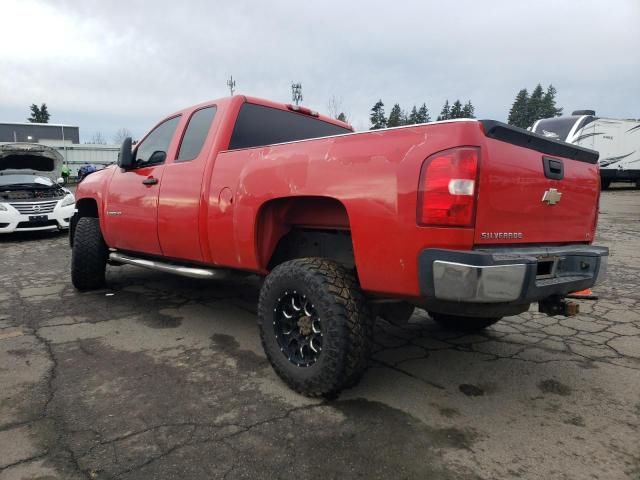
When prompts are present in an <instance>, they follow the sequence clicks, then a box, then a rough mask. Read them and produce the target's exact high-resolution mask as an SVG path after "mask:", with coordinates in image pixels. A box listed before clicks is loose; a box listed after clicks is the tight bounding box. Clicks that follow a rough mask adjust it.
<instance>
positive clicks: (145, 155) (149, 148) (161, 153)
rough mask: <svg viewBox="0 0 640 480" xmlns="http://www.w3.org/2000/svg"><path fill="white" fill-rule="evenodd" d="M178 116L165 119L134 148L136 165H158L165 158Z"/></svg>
mask: <svg viewBox="0 0 640 480" xmlns="http://www.w3.org/2000/svg"><path fill="white" fill-rule="evenodd" d="M179 120H180V116H177V117H173V118H170V119H169V120H165V121H164V122H163V123H161V124H160V125H158V126H157V127H156V128H155V129H153V130H152V131H151V133H150V134H149V135H147V138H145V139H144V140H143V141H142V143H141V144H140V145H138V148H137V149H136V166H138V167H145V166H147V165H158V164H160V163H163V162H164V161H165V159H166V158H167V150H169V145H170V144H171V139H172V138H173V134H174V133H175V131H176V127H177V126H178V121H179Z"/></svg>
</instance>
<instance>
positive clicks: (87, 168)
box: [78, 163, 97, 183]
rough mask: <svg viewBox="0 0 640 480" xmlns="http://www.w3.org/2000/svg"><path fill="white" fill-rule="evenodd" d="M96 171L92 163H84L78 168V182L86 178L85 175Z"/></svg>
mask: <svg viewBox="0 0 640 480" xmlns="http://www.w3.org/2000/svg"><path fill="white" fill-rule="evenodd" d="M96 171H97V169H96V167H95V166H94V165H91V164H89V163H85V164H84V165H82V166H81V167H80V168H79V169H78V183H80V182H81V181H83V180H84V179H85V178H87V176H89V175H91V174H92V173H95V172H96Z"/></svg>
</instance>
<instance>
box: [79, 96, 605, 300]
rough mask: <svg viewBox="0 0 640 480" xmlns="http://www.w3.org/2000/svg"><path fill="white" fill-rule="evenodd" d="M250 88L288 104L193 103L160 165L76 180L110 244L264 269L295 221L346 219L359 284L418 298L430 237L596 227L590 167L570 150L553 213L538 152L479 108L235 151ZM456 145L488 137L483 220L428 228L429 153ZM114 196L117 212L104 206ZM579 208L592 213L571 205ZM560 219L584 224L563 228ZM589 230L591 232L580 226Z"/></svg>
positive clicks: (462, 238)
mask: <svg viewBox="0 0 640 480" xmlns="http://www.w3.org/2000/svg"><path fill="white" fill-rule="evenodd" d="M246 101H249V102H251V103H257V104H261V105H267V106H270V107H273V108H279V109H281V110H287V107H286V106H285V105H282V104H277V103H274V102H269V101H264V100H259V99H254V98H246V97H241V96H238V97H231V98H226V99H221V100H216V101H213V102H207V103H204V104H201V105H198V106H195V107H191V108H189V109H186V110H184V111H182V112H180V113H181V114H182V119H181V122H180V125H179V126H178V129H177V132H176V134H175V137H174V139H173V140H172V143H171V147H170V149H169V152H168V155H167V160H166V162H165V164H164V165H161V166H159V167H151V168H154V169H157V170H154V171H152V172H148V171H143V170H146V169H144V168H143V169H139V170H130V171H124V170H122V169H119V168H114V169H110V171H111V172H113V173H104V172H101V173H99V174H93V175H91V176H90V177H88V180H85V181H84V182H83V183H82V184H81V185H80V187H79V188H78V192H77V197H78V199H82V198H93V199H95V200H96V201H97V202H98V204H99V207H100V208H99V211H100V216H101V226H102V228H103V232H104V233H105V240H106V242H107V244H108V245H109V246H110V247H115V248H119V249H123V250H129V251H134V252H136V251H138V252H142V253H150V254H153V255H159V256H164V257H168V258H171V259H181V260H184V261H189V262H198V263H202V264H205V265H212V266H224V267H231V268H237V269H243V270H248V271H253V272H257V273H267V264H268V262H269V258H270V255H271V253H272V252H273V249H274V247H275V245H276V243H277V242H278V240H279V239H280V238H281V236H282V235H284V234H285V233H287V231H288V230H289V229H290V228H291V225H292V224H294V225H300V226H306V227H311V228H322V227H330V228H332V229H349V230H350V231H351V237H352V242H353V250H354V256H355V263H356V268H357V272H358V279H359V281H360V284H361V286H362V288H363V289H364V290H366V291H368V292H371V293H376V294H380V295H386V296H393V297H418V296H419V295H420V289H419V285H418V272H417V268H418V262H417V259H418V255H419V254H420V252H421V251H422V250H423V249H425V248H446V249H453V250H470V249H472V248H473V247H474V245H477V244H481V243H483V241H482V240H481V239H480V236H479V235H480V230H482V231H485V230H487V229H490V230H499V231H513V229H514V228H515V227H514V225H515V226H516V227H517V228H521V229H522V230H523V231H525V232H526V236H527V237H526V238H525V239H524V241H525V243H533V242H536V243H546V242H556V243H570V242H574V243H575V242H590V241H591V238H593V228H594V221H595V210H596V209H595V205H596V201H595V199H594V195H596V193H594V192H597V181H598V180H597V178H598V176H597V175H598V174H597V167H595V166H592V165H587V164H585V163H579V162H573V161H570V160H566V159H565V160H564V163H565V169H566V172H567V175H568V179H567V181H565V182H560V183H561V187H562V189H563V190H564V191H566V192H567V193H568V195H567V196H568V197H572V196H574V195H575V200H571V199H568V201H567V202H566V204H562V205H561V208H557V207H558V206H559V205H555V206H553V207H549V210H550V211H552V212H553V213H554V215H556V216H553V217H551V218H552V221H551V223H549V221H547V220H548V218H549V216H548V215H547V213H546V212H547V211H546V210H545V208H544V207H547V206H546V205H544V204H542V203H541V202H540V196H541V195H542V193H543V191H544V189H545V188H548V186H549V185H555V184H554V183H553V182H554V181H549V180H547V179H545V178H544V175H543V174H541V168H542V163H541V154H539V153H537V152H534V151H532V150H527V149H524V148H520V147H515V146H513V145H510V144H506V143H502V142H498V141H495V140H491V139H487V137H485V136H484V133H483V131H482V128H481V126H480V124H479V123H478V122H476V121H454V122H443V123H433V124H426V125H416V126H410V127H403V128H397V129H388V130H379V131H372V132H363V133H354V134H347V135H337V136H332V137H325V138H318V139H310V140H302V141H297V142H289V143H283V144H279V145H270V146H264V147H256V148H248V149H240V150H233V151H228V150H226V149H227V148H228V146H229V141H230V138H231V135H232V131H233V127H234V124H235V119H236V118H237V115H238V112H239V110H240V107H241V106H242V104H243V103H244V102H246ZM208 105H216V107H217V113H216V116H215V119H214V121H213V125H212V126H211V129H210V131H209V134H208V137H207V140H206V141H205V144H204V147H203V149H202V151H201V153H200V155H199V156H198V157H197V158H196V159H195V160H193V161H190V162H185V163H176V162H175V160H174V159H175V158H176V152H177V149H178V146H179V142H180V139H181V138H182V134H183V130H184V127H185V126H186V124H187V121H188V118H189V117H190V115H191V114H192V113H193V112H194V111H195V110H196V109H198V108H201V107H204V106H208ZM168 118H169V117H168ZM320 118H322V119H323V120H326V121H330V122H332V123H334V124H336V125H341V126H345V124H343V123H342V122H339V121H337V120H332V119H328V118H327V117H320ZM458 146H477V147H480V165H479V169H480V174H479V194H478V207H477V208H478V210H477V215H476V226H477V228H473V227H471V228H441V227H440V228H438V227H421V226H419V225H418V224H417V219H416V211H417V190H418V184H419V175H420V169H421V166H422V164H423V162H424V160H425V159H426V158H427V157H429V156H430V155H432V154H433V153H435V152H439V151H441V150H446V149H450V148H454V147H458ZM538 163H539V165H538ZM538 167H539V168H538ZM149 175H154V176H156V177H158V178H159V179H160V182H159V184H158V185H155V186H153V187H151V188H149V187H145V186H143V185H142V183H141V181H142V180H143V179H144V178H147V177H148V176H149ZM541 175H542V176H541ZM89 179H91V180H89ZM594 182H596V183H594ZM534 187H535V188H534ZM581 202H584V203H581ZM291 205H294V206H293V207H292V206H291ZM117 209H120V210H122V215H117V216H110V215H107V214H106V213H107V212H108V211H113V210H117ZM552 209H555V210H552ZM125 211H126V215H125V213H124V212H125ZM572 211H573V212H578V213H579V214H580V216H584V217H585V218H584V219H582V218H580V219H576V218H573V217H571V214H570V212H572ZM285 217H286V220H284V219H285ZM527 218H530V219H531V221H528V220H527ZM562 225H565V226H567V227H569V228H571V229H576V231H579V233H574V232H571V233H567V232H566V231H565V232H564V233H563V231H562V230H563V229H562ZM549 227H551V229H552V230H551V234H552V235H550V236H549V230H548V229H549ZM565 230H566V228H565ZM589 232H590V233H591V238H587V237H585V235H586V234H587V233H589ZM511 243H514V242H513V241H511Z"/></svg>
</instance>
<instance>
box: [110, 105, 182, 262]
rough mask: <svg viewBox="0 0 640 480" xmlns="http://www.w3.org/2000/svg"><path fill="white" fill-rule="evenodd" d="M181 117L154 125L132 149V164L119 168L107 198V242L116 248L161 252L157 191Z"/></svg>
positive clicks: (149, 252)
mask: <svg viewBox="0 0 640 480" xmlns="http://www.w3.org/2000/svg"><path fill="white" fill-rule="evenodd" d="M179 121H180V116H176V117H172V118H169V119H167V120H165V121H164V122H162V123H160V124H159V125H158V126H156V127H155V128H154V129H153V130H152V131H151V132H150V133H149V134H148V135H147V136H146V137H145V138H144V140H142V142H140V143H139V144H138V146H137V147H136V149H135V152H134V155H135V166H134V168H132V169H130V170H123V169H118V170H116V172H115V173H114V175H113V177H112V179H111V183H110V185H109V189H108V193H107V198H106V211H105V214H106V215H105V227H106V228H105V233H106V235H105V236H106V240H107V243H108V244H109V245H111V246H113V247H115V248H117V249H120V250H127V251H132V252H140V253H147V254H151V255H161V254H162V250H161V248H160V242H159V240H158V192H159V189H160V181H161V179H162V174H163V170H164V168H165V166H164V163H165V161H166V158H167V157H168V156H170V155H171V154H172V152H175V144H176V143H177V141H174V140H175V139H174V137H175V132H176V128H177V126H178V122H179Z"/></svg>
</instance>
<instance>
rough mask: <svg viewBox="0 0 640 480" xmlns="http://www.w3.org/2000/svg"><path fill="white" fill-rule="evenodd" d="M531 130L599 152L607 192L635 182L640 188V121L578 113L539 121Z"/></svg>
mask: <svg viewBox="0 0 640 480" xmlns="http://www.w3.org/2000/svg"><path fill="white" fill-rule="evenodd" d="M531 130H532V131H533V132H535V133H539V134H541V135H544V136H547V137H551V138H555V139H557V140H562V141H565V142H567V143H573V144H575V145H580V146H581V147H586V148H590V149H592V150H596V151H597V152H599V153H600V159H599V161H598V162H599V164H600V178H601V183H602V188H603V189H607V188H609V186H610V185H611V182H634V183H635V185H636V187H638V188H640V120H621V119H614V118H601V117H596V114H595V112H594V111H593V110H577V111H575V112H573V113H572V114H571V115H569V116H566V117H555V118H545V119H542V120H538V121H537V122H536V123H534V124H533V127H532V129H531Z"/></svg>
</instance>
